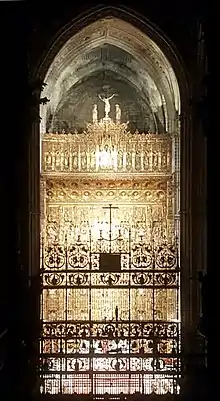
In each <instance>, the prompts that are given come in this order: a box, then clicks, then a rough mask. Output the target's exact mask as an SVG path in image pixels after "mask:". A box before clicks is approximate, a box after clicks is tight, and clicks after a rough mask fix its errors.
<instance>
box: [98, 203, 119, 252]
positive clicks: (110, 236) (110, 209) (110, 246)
mask: <svg viewBox="0 0 220 401" xmlns="http://www.w3.org/2000/svg"><path fill="white" fill-rule="evenodd" d="M102 209H108V210H109V250H110V253H111V250H112V244H111V241H112V210H113V209H118V207H115V206H112V204H111V203H110V204H109V206H104V207H103V208H102Z"/></svg>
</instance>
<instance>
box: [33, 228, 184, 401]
mask: <svg viewBox="0 0 220 401" xmlns="http://www.w3.org/2000/svg"><path fill="white" fill-rule="evenodd" d="M177 248H178V247H177V245H176V243H175V244H168V243H166V242H164V241H163V242H161V244H157V246H155V245H154V242H153V241H152V242H151V244H146V243H145V241H144V238H143V237H141V238H139V239H137V238H136V237H135V234H133V233H132V230H130V231H129V235H128V238H127V239H125V238H123V237H122V236H121V234H120V232H119V234H118V236H117V237H115V238H112V236H111V233H110V238H103V236H102V232H100V237H99V238H98V240H97V238H96V240H94V239H93V238H92V236H91V232H90V233H89V235H88V240H87V241H85V240H84V241H83V242H82V241H81V237H80V235H79V236H78V238H77V240H76V242H75V243H74V244H68V243H67V241H66V242H65V243H64V244H58V243H55V244H53V245H47V246H46V245H44V244H43V246H42V267H41V275H42V283H43V290H42V300H41V305H42V336H41V340H40V358H41V368H40V375H41V392H42V393H43V394H45V393H51V394H74V393H75V394H78V395H80V394H82V395H86V394H88V395H89V394H92V395H93V397H94V396H97V397H98V396H101V395H103V394H109V395H112V396H113V395H115V396H116V395H119V394H134V393H139V394H151V393H156V394H167V393H172V394H177V393H178V392H179V390H178V384H177V383H178V378H179V376H180V320H179V272H180V269H179V263H178V249H177Z"/></svg>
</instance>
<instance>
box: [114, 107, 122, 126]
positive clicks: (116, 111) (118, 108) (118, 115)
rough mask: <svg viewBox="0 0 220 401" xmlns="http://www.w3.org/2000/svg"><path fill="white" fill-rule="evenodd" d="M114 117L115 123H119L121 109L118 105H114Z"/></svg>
mask: <svg viewBox="0 0 220 401" xmlns="http://www.w3.org/2000/svg"><path fill="white" fill-rule="evenodd" d="M115 115H116V123H120V122H121V109H120V107H119V104H116V105H115Z"/></svg>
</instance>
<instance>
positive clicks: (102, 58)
mask: <svg viewBox="0 0 220 401" xmlns="http://www.w3.org/2000/svg"><path fill="white" fill-rule="evenodd" d="M45 82H46V84H47V86H46V87H45V89H44V91H43V94H42V96H46V97H47V98H48V99H49V100H50V102H49V103H48V104H47V105H46V106H42V109H41V117H42V123H41V132H45V131H48V130H50V129H51V130H56V129H66V130H67V131H68V130H69V131H71V129H73V128H74V126H75V128H78V129H80V128H82V129H83V128H84V126H85V123H86V122H89V121H90V119H91V110H92V104H94V103H97V102H98V100H97V99H98V93H107V92H114V93H117V97H115V100H114V102H115V103H120V105H121V109H122V119H123V120H124V121H130V123H131V126H130V128H131V129H132V127H136V128H138V129H139V130H145V131H146V130H148V131H151V132H158V133H161V132H173V131H174V130H175V120H176V116H177V114H179V113H180V95H179V89H178V84H177V80H176V77H175V74H174V71H173V69H172V67H171V65H170V63H169V62H168V60H167V58H166V57H165V55H164V54H163V52H162V51H161V50H160V48H159V47H158V46H157V45H156V44H155V43H154V42H153V41H152V39H150V38H149V37H148V36H146V35H145V34H144V33H142V32H141V31H140V30H138V29H137V28H136V27H134V26H133V25H131V24H130V23H128V22H125V21H123V20H121V19H119V18H115V17H105V18H102V19H99V20H97V21H95V22H94V23H91V24H90V25H88V26H86V27H84V28H83V29H82V30H80V31H78V33H76V34H75V35H74V36H72V37H71V38H70V39H69V40H68V41H67V42H66V43H65V44H64V46H63V47H62V48H61V50H60V51H59V52H58V53H57V55H56V56H55V58H54V60H53V62H52V63H51V65H50V68H49V69H48V72H47V74H46V77H45ZM114 102H113V103H114ZM102 106H103V105H102V104H100V105H99V109H100V110H101V112H102V109H101V107H102Z"/></svg>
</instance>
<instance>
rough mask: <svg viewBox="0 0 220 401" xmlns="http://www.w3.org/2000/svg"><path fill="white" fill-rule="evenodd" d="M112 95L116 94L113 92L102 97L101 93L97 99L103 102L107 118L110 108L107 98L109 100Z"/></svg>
mask: <svg viewBox="0 0 220 401" xmlns="http://www.w3.org/2000/svg"><path fill="white" fill-rule="evenodd" d="M114 96H116V95H115V93H113V95H111V96H109V97H102V96H101V95H99V99H100V100H102V102H104V103H105V118H108V115H109V113H110V109H111V107H110V102H109V100H111V99H112V98H113V97H114Z"/></svg>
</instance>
